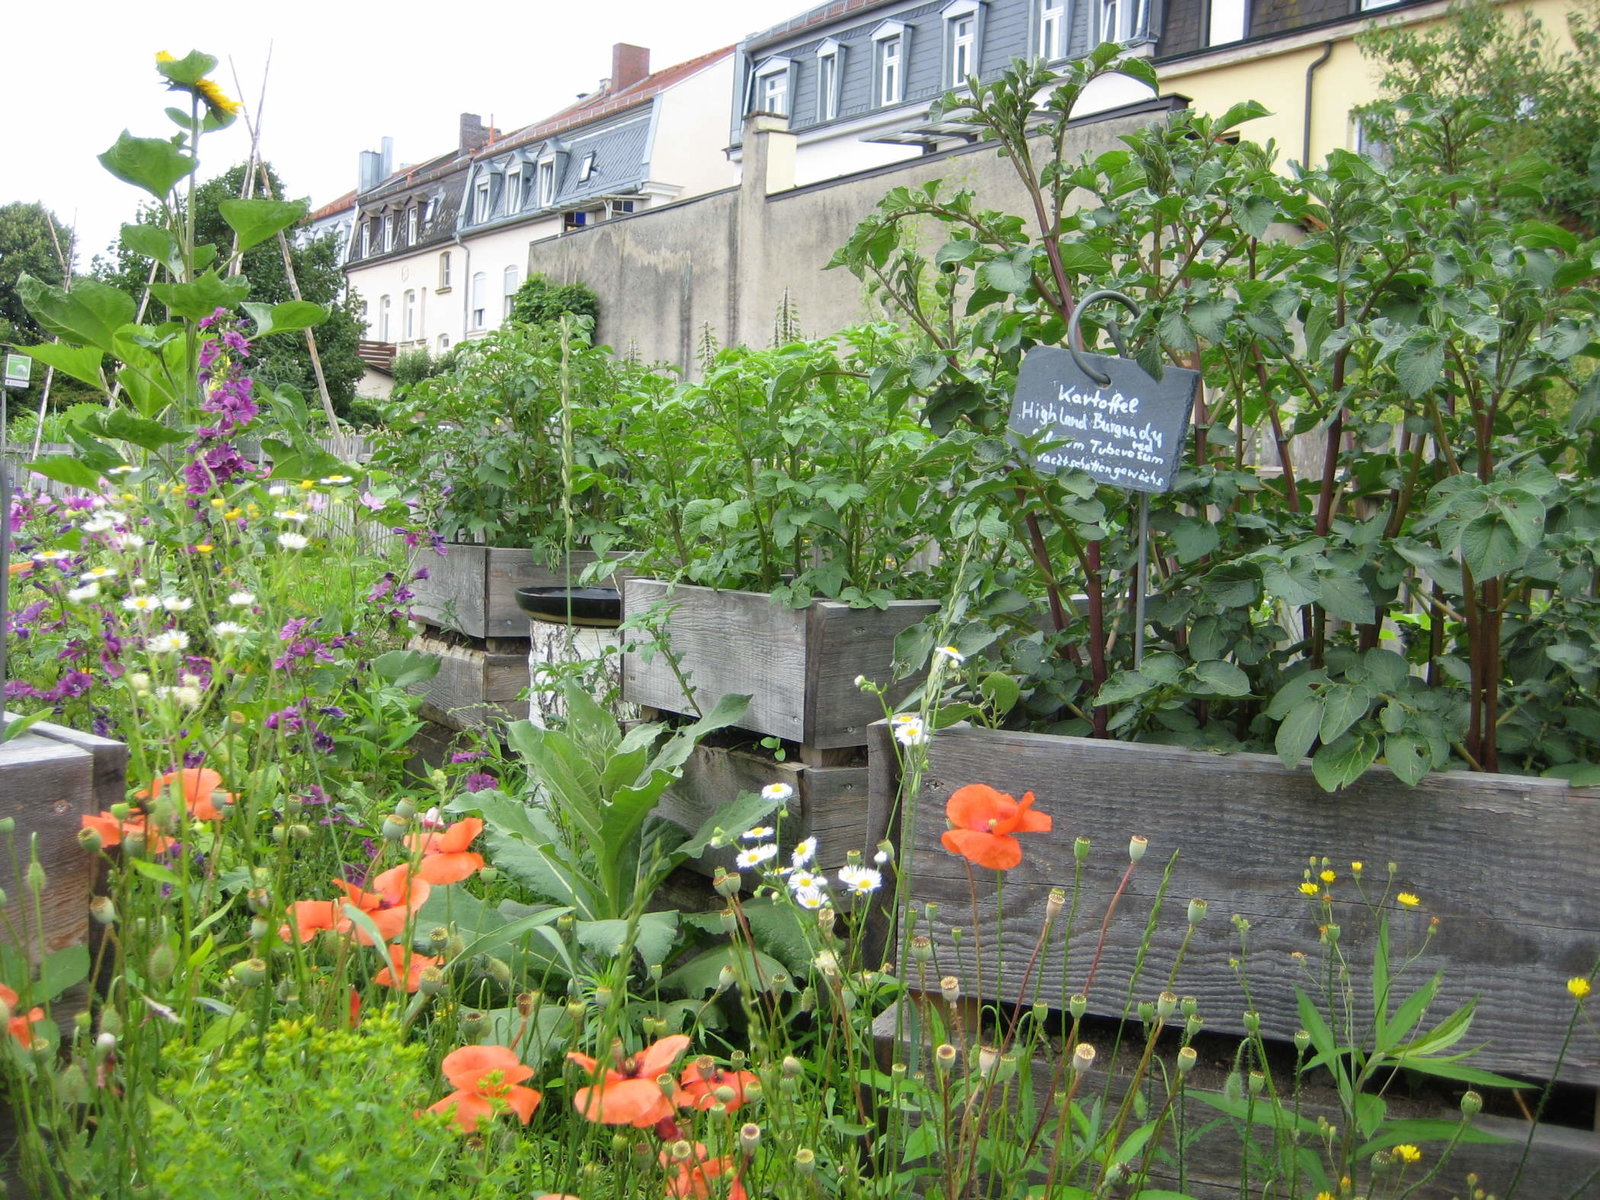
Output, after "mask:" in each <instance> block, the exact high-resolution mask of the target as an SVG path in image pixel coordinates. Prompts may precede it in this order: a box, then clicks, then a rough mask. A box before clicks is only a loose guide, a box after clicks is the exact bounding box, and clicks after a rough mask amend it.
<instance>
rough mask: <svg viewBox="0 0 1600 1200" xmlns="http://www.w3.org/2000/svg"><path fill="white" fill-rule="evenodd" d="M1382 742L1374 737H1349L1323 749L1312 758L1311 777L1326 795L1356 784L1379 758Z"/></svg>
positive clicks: (1348, 734) (1356, 735) (1319, 749)
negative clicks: (1315, 778) (1314, 778)
mask: <svg viewBox="0 0 1600 1200" xmlns="http://www.w3.org/2000/svg"><path fill="white" fill-rule="evenodd" d="M1379 744H1380V743H1379V741H1378V738H1377V737H1376V735H1374V734H1371V733H1365V732H1363V733H1359V734H1355V733H1347V734H1345V735H1344V736H1343V737H1341V738H1339V739H1338V740H1337V741H1336V742H1334V743H1332V744H1331V745H1325V746H1321V747H1319V748H1318V749H1317V752H1316V754H1314V755H1313V756H1312V758H1311V773H1312V774H1313V775H1315V776H1316V777H1317V783H1319V784H1320V785H1321V786H1322V790H1323V791H1325V792H1336V791H1338V790H1339V789H1340V788H1342V787H1346V786H1348V785H1349V784H1352V783H1354V782H1355V781H1356V780H1357V779H1360V778H1361V775H1362V772H1364V771H1365V770H1366V769H1367V768H1368V767H1370V766H1371V765H1372V763H1373V760H1374V759H1376V758H1377V757H1378V747H1379Z"/></svg>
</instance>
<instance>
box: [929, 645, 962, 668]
mask: <svg viewBox="0 0 1600 1200" xmlns="http://www.w3.org/2000/svg"><path fill="white" fill-rule="evenodd" d="M933 656H934V657H935V658H948V659H949V660H950V661H951V662H953V663H955V664H956V665H957V666H960V665H961V664H962V663H964V662H966V661H967V656H966V655H965V654H963V653H961V651H959V650H957V649H956V648H955V647H954V646H940V647H938V648H937V649H935V650H934V652H933Z"/></svg>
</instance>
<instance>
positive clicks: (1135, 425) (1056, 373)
mask: <svg viewBox="0 0 1600 1200" xmlns="http://www.w3.org/2000/svg"><path fill="white" fill-rule="evenodd" d="M1082 358H1083V361H1084V362H1085V363H1087V364H1088V365H1089V366H1090V367H1091V368H1093V369H1094V370H1096V371H1098V372H1099V373H1100V374H1101V375H1106V376H1109V377H1110V380H1111V382H1110V383H1107V384H1099V383H1096V382H1095V381H1094V380H1093V379H1090V378H1089V376H1088V375H1086V374H1084V372H1083V371H1081V370H1079V369H1078V364H1077V363H1075V362H1073V361H1072V355H1071V353H1069V352H1068V351H1066V350H1060V349H1057V348H1055V347H1053V346H1035V347H1034V348H1033V349H1032V350H1029V351H1028V355H1027V357H1026V358H1024V359H1023V360H1022V370H1021V371H1020V372H1018V374H1017V393H1016V395H1015V396H1014V397H1013V398H1012V401H1011V420H1010V422H1009V424H1010V428H1011V430H1012V432H1013V433H1017V434H1023V435H1032V434H1038V433H1044V434H1047V435H1048V436H1049V437H1050V439H1051V440H1052V441H1061V442H1065V443H1067V444H1066V445H1059V446H1056V447H1055V448H1054V449H1051V450H1046V451H1045V452H1044V453H1043V454H1041V455H1039V457H1038V460H1037V465H1038V466H1040V467H1042V468H1044V469H1046V470H1053V471H1066V470H1077V471H1084V472H1087V473H1088V474H1089V475H1091V476H1093V477H1094V478H1095V479H1097V480H1099V481H1100V482H1101V483H1109V484H1111V485H1112V486H1113V487H1119V488H1126V489H1127V490H1129V491H1133V492H1165V491H1170V490H1171V488H1172V476H1173V473H1174V472H1175V471H1176V470H1177V469H1178V460H1179V459H1180V458H1181V457H1182V456H1183V443H1184V438H1185V436H1186V435H1187V434H1188V432H1189V413H1190V411H1191V410H1192V409H1193V407H1194V398H1195V394H1196V392H1198V390H1199V388H1200V373H1199V372H1198V371H1186V370H1183V369H1182V368H1181V367H1168V368H1166V370H1164V371H1163V372H1162V374H1161V378H1160V379H1152V378H1151V377H1150V376H1149V375H1147V374H1146V373H1145V371H1144V368H1143V367H1141V366H1139V364H1138V363H1136V362H1134V361H1133V360H1132V359H1129V358H1109V357H1107V356H1105V355H1103V354H1084V355H1083V356H1082Z"/></svg>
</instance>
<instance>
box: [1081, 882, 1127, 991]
mask: <svg viewBox="0 0 1600 1200" xmlns="http://www.w3.org/2000/svg"><path fill="white" fill-rule="evenodd" d="M1137 865H1138V864H1137V863H1133V862H1130V863H1129V864H1128V869H1127V870H1126V871H1124V872H1123V873H1122V878H1121V880H1119V881H1118V883H1117V890H1116V892H1115V893H1114V894H1113V895H1112V897H1111V903H1110V904H1108V905H1106V915H1105V919H1104V920H1102V921H1101V922H1100V940H1099V941H1097V942H1096V943H1095V944H1094V958H1093V959H1092V960H1090V963H1089V977H1088V978H1087V979H1085V980H1084V981H1083V994H1084V995H1085V996H1087V995H1088V994H1089V989H1090V988H1092V987H1094V977H1095V972H1097V971H1099V969H1100V955H1101V954H1102V953H1103V952H1104V951H1105V948H1106V935H1107V934H1108V933H1109V932H1110V931H1111V918H1112V915H1113V914H1115V913H1116V911H1117V902H1118V901H1120V900H1121V899H1122V893H1123V892H1124V891H1126V890H1127V887H1128V880H1130V879H1132V878H1133V868H1134V867H1136V866H1137Z"/></svg>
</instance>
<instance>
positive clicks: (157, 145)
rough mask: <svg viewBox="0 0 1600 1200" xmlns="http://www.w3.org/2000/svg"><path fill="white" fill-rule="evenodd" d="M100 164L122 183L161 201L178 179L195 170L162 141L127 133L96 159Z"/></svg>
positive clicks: (189, 162) (176, 150) (186, 160)
mask: <svg viewBox="0 0 1600 1200" xmlns="http://www.w3.org/2000/svg"><path fill="white" fill-rule="evenodd" d="M100 165H101V166H102V167H104V168H105V169H106V170H108V171H110V172H111V173H112V174H113V175H115V176H116V177H117V178H118V179H120V180H122V181H123V182H124V183H131V184H133V186H134V187H140V188H143V189H144V190H145V191H147V192H149V193H150V194H151V195H152V196H154V197H155V198H156V199H157V200H165V199H166V198H167V194H168V193H169V192H171V191H172V189H173V187H174V185H176V184H177V182H178V180H180V179H182V178H183V177H184V176H186V175H188V174H189V173H190V172H191V171H193V170H194V169H195V165H196V164H195V160H194V159H192V158H190V157H189V156H188V155H187V154H185V153H184V152H183V151H182V150H181V149H179V148H178V147H177V146H176V145H175V144H174V143H172V142H169V141H167V140H166V139H165V138H137V137H134V136H133V134H131V133H129V132H128V131H127V130H123V131H122V136H121V137H119V138H118V139H117V140H116V143H115V144H114V145H113V146H112V147H111V149H109V150H107V151H106V152H105V153H104V154H102V155H101V156H100Z"/></svg>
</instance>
